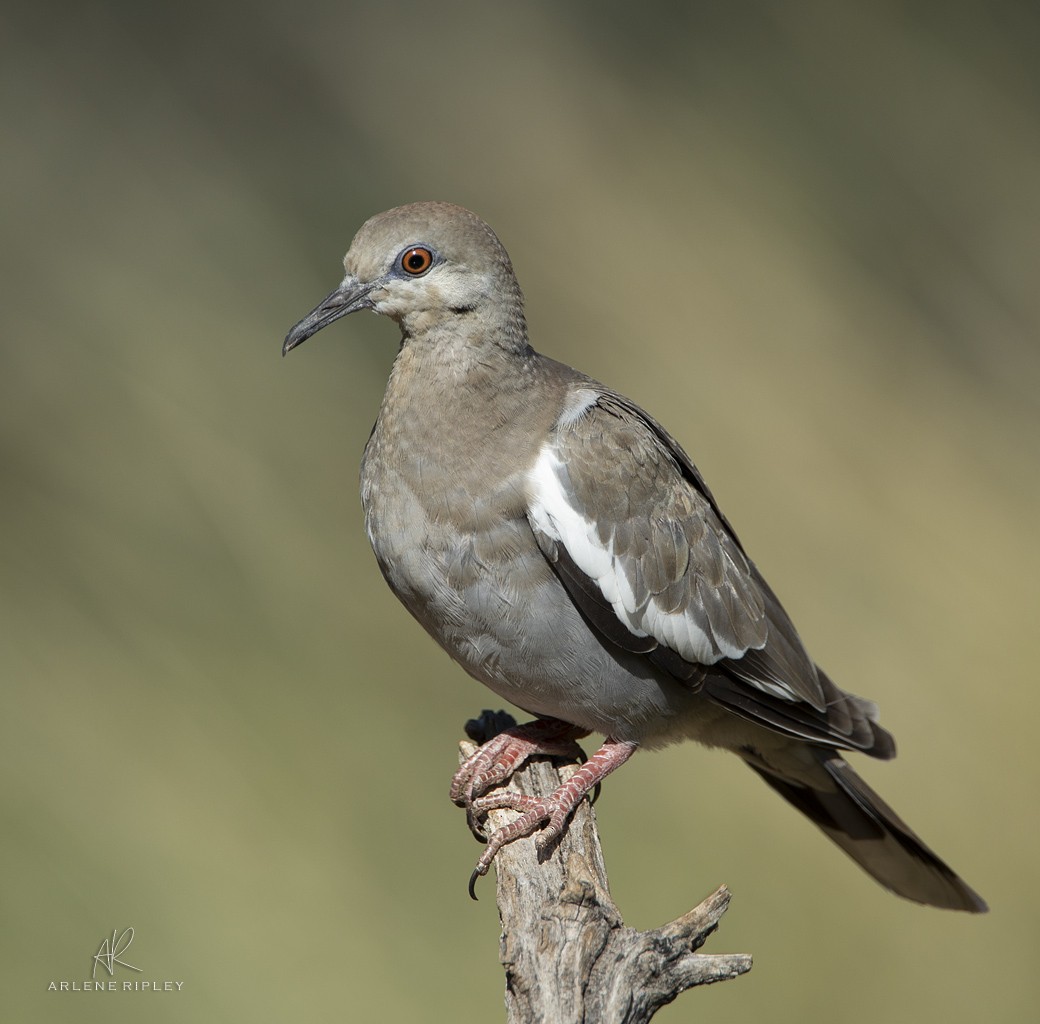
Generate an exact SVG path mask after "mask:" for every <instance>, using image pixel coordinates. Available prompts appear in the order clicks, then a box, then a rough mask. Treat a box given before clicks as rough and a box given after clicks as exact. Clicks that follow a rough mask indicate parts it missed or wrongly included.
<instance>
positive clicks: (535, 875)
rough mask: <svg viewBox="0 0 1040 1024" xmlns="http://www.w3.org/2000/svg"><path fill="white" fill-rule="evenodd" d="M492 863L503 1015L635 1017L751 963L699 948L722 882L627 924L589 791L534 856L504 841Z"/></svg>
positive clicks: (541, 775)
mask: <svg viewBox="0 0 1040 1024" xmlns="http://www.w3.org/2000/svg"><path fill="white" fill-rule="evenodd" d="M509 724H512V720H511V719H510V718H509V716H507V715H504V713H502V712H498V713H492V712H484V714H483V715H482V716H481V718H480V719H477V720H474V721H472V722H469V723H467V726H466V731H467V733H468V734H469V735H470V737H471V739H473V740H476V741H477V742H478V743H480V742H484V741H485V740H487V739H490V738H491V736H493V735H495V734H497V733H498V732H500V731H501V730H502V729H503V728H506V727H507V725H509ZM475 749H476V746H475V744H474V743H470V742H465V741H464V742H463V743H462V744H461V750H462V756H463V757H468V756H469V755H470V754H471V753H472V752H473V751H474V750H475ZM555 760H557V761H559V759H555ZM577 768H578V764H577V762H569V763H563V764H561V765H560V766H559V768H557V767H554V765H553V764H552V763H551V762H550V761H549V760H547V759H538V760H536V761H533V762H532V763H530V764H528V765H526V766H525V767H524V768H523V769H522V770H521V771H519V772H517V773H516V774H515V775H514V776H513V778H512V779H511V781H510V782H509V785H510V786H513V787H515V788H517V789H519V790H520V792H522V793H527V794H529V795H531V796H544V795H548V794H549V793H551V792H552V791H553V790H555V789H556V787H557V786H559V785H560V782H561V780H566V779H567V778H568V777H569V776H570V775H571V774H573V773H574V772H575V771H576V770H577ZM514 816H515V812H514V811H509V810H495V811H491V812H490V813H489V815H488V818H489V821H490V825H491V827H492V828H498V827H501V826H502V825H504V824H506V823H507V822H509V821H510V820H512V818H513V817H514ZM494 863H495V871H496V876H497V880H498V882H497V891H498V896H497V898H498V910H499V917H500V919H501V922H502V937H501V943H500V950H499V959H500V960H501V962H502V965H503V967H505V970H506V1009H507V1021H508V1024H536V1022H537V1024H541V1022H545V1021H551V1022H553V1024H570V1022H575V1024H578V1022H584V1024H608V1022H609V1024H638V1022H642V1021H648V1020H650V1018H651V1017H652V1016H653V1015H654V1013H656V1012H657V1010H658V1009H659V1008H660V1007H662V1006H664V1005H665V1004H666V1003H670V1002H671V1001H672V1000H673V999H675V997H676V996H677V995H679V993H680V992H684V991H685V990H686V989H688V988H692V987H693V986H694V985H710V984H711V983H712V982H715V981H726V980H728V979H729V978H735V977H737V975H740V974H744V973H745V972H746V971H748V970H750V969H751V957H750V955H748V954H746V953H728V954H722V955H706V954H701V953H698V952H696V951H697V950H698V949H699V948H700V947H701V946H702V945H703V944H704V942H705V940H706V939H707V938H708V936H709V935H710V934H711V933H712V932H713V931H714V930H715V929H716V927H717V926H718V923H719V918H721V917H722V915H723V914H724V913H725V911H726V907H727V906H728V905H729V900H730V894H729V890H728V889H726V887H725V886H721V887H720V888H719V889H717V890H716V891H715V892H713V893H712V894H711V895H710V896H709V897H708V898H707V899H706V900H704V902H703V903H701V904H700V905H699V906H697V907H694V908H693V910H691V911H689V912H688V913H686V914H683V916H682V917H680V918H678V919H677V920H675V921H672V922H671V923H670V924H666V925H663V926H662V927H660V928H655V929H653V930H652V931H646V932H639V931H636V930H635V929H634V928H628V927H626V925H625V923H624V921H622V919H621V914H620V913H619V911H618V909H617V907H616V906H615V905H614V902H613V900H612V899H611V898H610V892H609V889H608V886H607V872H606V868H605V867H604V864H603V851H602V850H601V848H600V842H599V835H598V833H597V831H596V816H595V812H594V811H593V809H592V807H591V806H590V805H589V803H588V801H587V800H583V801H582V803H581V804H580V805H579V806H578V808H577V810H576V811H575V812H574V816H573V818H572V819H571V823H570V827H569V828H568V829H567V830H566V832H565V833H564V835H563V837H562V838H561V840H560V841H559V842H558V843H557V844H556V845H555V846H554V847H552V848H551V849H550V850H549V851H547V853H546V854H544V855H542V856H541V857H539V855H538V854H537V852H536V850H535V844H534V839H533V837H529V838H526V839H519V840H517V841H515V842H513V843H510V844H508V845H506V846H504V847H503V848H502V849H501V850H500V851H499V853H498V856H497V857H496V858H495V862H494Z"/></svg>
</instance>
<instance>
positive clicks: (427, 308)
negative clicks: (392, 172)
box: [282, 203, 526, 355]
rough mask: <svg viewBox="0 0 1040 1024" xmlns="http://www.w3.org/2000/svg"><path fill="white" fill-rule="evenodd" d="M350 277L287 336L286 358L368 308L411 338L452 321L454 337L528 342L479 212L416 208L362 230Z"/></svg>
mask: <svg viewBox="0 0 1040 1024" xmlns="http://www.w3.org/2000/svg"><path fill="white" fill-rule="evenodd" d="M343 268H344V270H345V271H346V276H345V277H344V278H343V281H342V282H341V283H340V285H339V287H337V288H336V289H335V291H333V292H331V293H330V294H329V295H328V296H326V298H324V299H323V300H322V301H321V302H320V303H319V304H318V305H317V306H316V307H315V308H314V309H313V310H311V312H310V313H308V314H307V315H306V316H305V317H304V318H303V319H302V320H301V321H300V322H299V323H298V324H296V326H295V327H293V328H292V330H291V331H289V334H288V335H287V336H286V339H285V342H284V344H283V345H282V354H283V355H285V354H286V353H288V352H289V351H290V350H291V349H294V348H295V347H296V346H297V345H299V344H301V343H302V342H304V341H306V340H307V339H308V338H309V337H310V336H311V335H312V334H315V333H317V332H318V331H320V330H321V329H322V328H323V327H327V326H328V325H329V324H331V323H332V322H333V321H335V320H338V319H339V318H340V317H344V316H346V315H347V314H348V313H355V312H357V311H358V310H361V309H368V310H371V311H372V312H374V313H379V314H381V315H383V316H388V317H390V319H392V320H394V321H396V322H397V323H398V324H400V325H401V328H402V331H403V332H404V336H405V339H406V340H407V339H409V338H410V337H416V336H419V335H422V334H424V333H425V332H428V331H430V330H432V329H435V328H437V327H439V326H442V325H444V324H446V323H448V324H451V325H452V326H453V327H454V328H455V330H456V332H458V331H459V330H462V329H463V325H467V324H468V325H472V326H477V327H479V330H478V331H476V332H473V333H474V336H480V337H483V338H485V339H490V340H494V341H498V342H499V343H500V344H501V343H502V341H503V340H505V341H508V342H509V343H510V344H511V345H512V344H521V345H526V329H525V326H524V317H523V297H522V295H521V293H520V287H519V285H518V284H517V282H516V276H515V275H514V273H513V267H512V264H511V263H510V261H509V256H508V255H507V254H506V251H505V249H504V248H503V246H502V243H501V242H500V241H499V240H498V237H497V236H496V235H495V233H494V232H493V231H492V230H491V228H490V227H488V226H487V224H485V223H484V221H482V220H481V219H480V218H479V217H478V216H477V215H476V214H474V213H470V211H469V210H465V209H463V208H462V207H461V206H454V205H452V204H450V203H412V204H410V205H408V206H399V207H397V208H396V209H393V210H388V211H387V212H385V213H380V214H377V215H376V216H375V217H372V218H371V219H370V220H368V221H366V222H365V224H363V225H362V227H361V229H360V230H359V231H358V233H357V234H356V235H355V236H354V241H353V242H352V243H351V245H350V249H349V251H348V252H347V255H346V256H345V257H344V259H343Z"/></svg>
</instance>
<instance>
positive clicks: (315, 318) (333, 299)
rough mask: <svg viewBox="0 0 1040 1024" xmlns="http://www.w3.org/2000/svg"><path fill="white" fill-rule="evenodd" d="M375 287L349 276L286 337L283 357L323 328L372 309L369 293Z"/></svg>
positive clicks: (283, 344) (283, 345)
mask: <svg viewBox="0 0 1040 1024" xmlns="http://www.w3.org/2000/svg"><path fill="white" fill-rule="evenodd" d="M373 287H374V285H371V284H362V283H361V282H360V281H358V280H357V279H356V278H354V277H351V276H350V275H349V274H348V275H347V276H346V277H345V278H343V283H342V284H341V285H340V286H339V287H338V288H337V289H336V290H335V291H334V292H332V293H331V294H330V295H327V296H326V297H325V298H324V299H322V301H321V302H319V303H318V305H317V306H315V307H314V309H312V310H311V311H310V312H309V313H308V314H307V315H306V316H305V317H304V318H303V319H302V320H301V321H300V322H299V323H298V324H297V325H296V326H295V327H294V328H293V329H292V330H291V331H290V332H289V333H288V334H287V335H286V336H285V341H284V342H283V343H282V355H283V356H284V355H286V354H287V353H288V352H289V351H291V350H292V349H294V348H296V346H297V345H299V344H302V343H303V342H305V341H306V340H307V339H308V338H309V337H310V336H311V335H312V334H317V333H318V331H320V330H321V329H322V328H323V327H328V325H329V324H331V323H332V321H333V320H338V319H339V318H340V317H341V316H346V315H347V314H348V313H356V312H357V311H358V310H359V309H370V308H371V306H372V304H371V302H369V299H368V293H369V292H370V291H372V288H373Z"/></svg>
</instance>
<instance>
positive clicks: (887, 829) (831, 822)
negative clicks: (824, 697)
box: [745, 744, 988, 914]
mask: <svg viewBox="0 0 1040 1024" xmlns="http://www.w3.org/2000/svg"><path fill="white" fill-rule="evenodd" d="M799 746H800V747H801V751H800V753H801V754H803V756H804V753H805V752H807V751H809V752H811V754H812V755H813V756H814V757H815V760H816V762H817V766H816V767H814V768H813V769H812V770H811V771H810V772H808V773H807V772H806V770H805V768H806V766H805V763H804V761H802V759H801V758H800V759H799V760H800V761H801V762H802V763H800V764H799V770H798V771H797V772H792V773H791V776H785V775H783V774H780V773H779V772H780V771H782V769H779V768H778V766H777V765H775V764H768V765H767V764H765V763H763V762H758V763H756V762H755V761H753V760H750V759H749V758H747V757H745V761H746V763H747V764H748V765H749V766H750V767H751V768H753V769H754V770H755V771H756V772H757V773H758V774H759V775H761V776H762V778H763V779H765V781H766V782H767V783H769V785H770V786H771V787H772V788H773V789H775V790H776V791H777V792H778V793H779V794H780V795H781V796H782V797H784V799H786V800H788V801H789V802H790V803H792V804H794V806H795V807H797V808H798V810H800V811H801V812H802V813H803V814H805V815H806V816H807V817H809V818H810V819H811V820H812V821H813V822H814V823H815V824H816V825H817V826H818V827H819V828H820V829H822V830H823V831H824V832H825V833H826V834H827V835H828V836H830V838H831V839H833V840H834V842H835V843H837V844H838V846H840V847H841V848H842V849H843V850H844V851H845V852H846V853H847V854H848V855H849V856H850V857H851V858H852V859H853V860H854V861H856V863H857V864H859V865H860V867H862V868H863V869H864V870H865V871H866V872H867V873H868V874H870V875H872V876H873V877H874V878H876V879H877V881H878V882H880V883H881V884H882V885H883V886H884V887H885V888H886V889H890V890H891V891H892V892H894V893H897V894H898V895H900V896H905V897H906V898H907V899H910V900H916V901H917V902H918V903H927V904H929V905H931V906H933V907H945V908H947V909H950V910H966V911H968V912H969V913H976V914H977V913H982V912H984V911H986V910H987V909H988V907H987V906H986V903H985V901H984V900H983V899H982V898H981V897H980V896H979V895H978V893H976V892H974V891H973V890H972V889H971V887H970V886H968V885H967V884H966V883H965V882H964V881H963V879H961V878H960V877H959V876H958V875H957V874H956V873H955V872H954V871H953V870H952V869H950V868H949V867H948V866H947V865H946V864H945V863H944V862H943V861H942V860H940V859H939V857H937V856H936V855H935V854H934V853H933V852H932V851H931V850H930V849H929V848H928V847H927V846H925V844H924V843H923V842H921V840H920V839H919V838H918V837H917V836H916V835H915V834H914V832H913V830H912V829H911V828H910V827H909V826H908V825H907V824H906V822H904V821H903V820H902V819H901V818H900V817H899V815H898V814H896V812H895V811H893V810H892V808H891V807H889V806H888V804H886V803H885V801H884V800H882V799H881V797H879V796H878V795H877V793H875V792H874V791H873V790H872V789H871V788H870V787H869V786H868V785H867V784H866V783H865V782H864V781H863V780H862V779H861V778H860V777H859V776H858V775H857V774H856V773H855V772H854V771H853V770H852V768H851V767H850V766H849V764H848V763H847V762H846V761H845V760H844V758H842V757H841V756H840V755H839V754H838V753H837V752H836V751H834V750H828V749H826V748H819V747H816V748H807V747H806V746H805V745H802V744H799ZM795 775H797V778H795V777H794V776H795Z"/></svg>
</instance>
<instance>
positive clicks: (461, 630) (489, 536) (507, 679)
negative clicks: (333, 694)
mask: <svg viewBox="0 0 1040 1024" xmlns="http://www.w3.org/2000/svg"><path fill="white" fill-rule="evenodd" d="M391 489H392V490H393V492H394V493H393V497H392V500H389V498H390V493H389V492H390V490H391ZM362 494H363V500H364V505H365V524H366V529H367V532H368V536H369V540H370V542H371V544H372V548H373V550H374V552H375V555H376V559H377V561H378V563H379V567H380V569H381V570H382V572H383V575H384V577H385V578H386V581H387V583H388V584H389V585H390V588H391V589H392V590H393V591H394V593H395V594H396V595H397V597H398V598H399V599H400V601H401V602H402V603H403V604H404V606H405V607H406V608H407V609H408V611H409V612H411V614H412V615H413V616H414V617H415V618H416V619H417V620H418V621H419V622H420V623H421V624H422V626H423V627H424V628H425V629H426V631H427V632H428V633H429V634H430V635H431V636H432V637H433V638H434V640H436V641H437V642H438V643H439V644H440V645H441V647H443V648H444V650H445V651H446V652H447V653H448V654H449V655H450V656H451V657H452V658H453V659H454V660H455V661H457V662H458V663H459V664H460V665H461V666H462V667H463V668H464V669H465V670H466V671H467V672H468V673H469V674H470V675H472V676H473V677H474V678H476V679H478V680H479V681H480V682H482V683H484V684H485V685H486V686H488V687H489V688H490V689H491V690H493V691H494V692H495V693H496V694H498V695H499V696H500V697H503V698H504V699H505V700H508V701H509V702H511V703H513V704H515V705H517V706H518V707H520V708H523V709H524V710H525V711H528V712H530V713H532V714H536V715H544V716H550V717H554V718H560V719H562V720H564V721H567V722H571V723H572V724H574V725H577V726H579V727H581V728H585V729H588V730H590V731H593V732H598V733H603V734H605V735H610V736H613V737H615V738H618V739H633V740H637V741H639V740H644V739H645V740H649V741H650V742H655V743H657V742H662V737H666V736H667V738H666V739H664V740H663V741H664V742H668V741H669V740H671V739H676V740H677V739H680V738H682V736H683V735H686V734H687V729H686V727H685V726H684V724H683V719H685V718H686V717H687V715H688V713H689V712H690V710H691V705H692V704H694V703H696V701H697V698H696V696H695V695H694V694H692V693H691V692H690V691H688V690H686V689H684V688H683V687H682V686H681V685H679V684H677V683H676V682H675V681H674V680H672V679H671V678H670V677H667V676H665V675H663V674H662V673H660V672H658V671H657V670H656V669H654V667H653V666H652V665H650V664H649V663H648V662H647V661H646V660H645V659H643V658H641V657H639V656H636V655H631V654H629V653H628V652H625V651H623V650H621V649H620V648H616V647H614V645H612V644H610V643H609V642H606V641H604V640H602V639H601V638H600V637H599V636H598V635H597V634H595V633H593V631H592V630H591V629H590V627H589V626H588V624H587V623H586V622H585V620H584V618H583V617H582V616H581V614H580V612H579V611H578V610H577V608H575V606H574V605H573V603H572V602H571V599H570V597H569V596H568V594H567V592H566V590H565V589H564V587H563V586H562V584H561V583H560V581H559V580H558V579H557V577H556V575H555V574H554V573H553V571H552V569H551V567H550V566H549V564H548V562H547V561H546V560H545V557H544V555H543V554H542V552H541V550H540V549H539V547H538V544H537V542H536V541H535V538H534V535H533V533H532V532H531V528H530V526H529V525H528V522H527V519H526V516H525V515H522V514H520V513H519V510H515V511H514V510H508V508H507V506H508V502H507V501H505V500H504V499H503V498H502V496H501V495H497V496H492V500H491V501H485V502H483V503H482V504H481V503H478V502H476V500H475V499H471V500H467V501H466V502H462V503H458V504H455V505H454V507H452V508H451V509H450V512H449V511H448V510H447V509H444V508H443V507H442V506H441V504H440V503H439V502H438V501H432V502H431V500H430V496H429V494H423V495H421V496H420V494H418V493H417V492H416V491H415V490H414V489H413V488H412V487H410V486H408V485H407V484H406V483H405V482H404V481H403V480H400V479H397V480H390V479H388V478H386V477H385V476H384V477H383V478H382V479H380V480H379V481H376V480H374V479H371V478H370V479H368V480H366V482H365V485H364V486H363V488H362ZM496 497H497V498H498V499H499V500H497V501H496V500H495V498H496ZM503 509H506V511H503ZM672 733H674V735H671V734H672Z"/></svg>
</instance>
